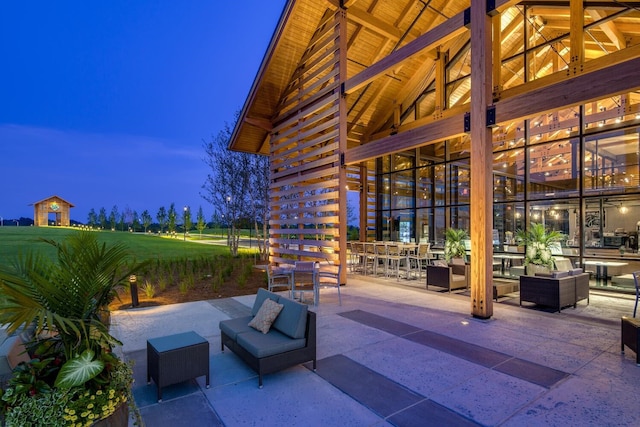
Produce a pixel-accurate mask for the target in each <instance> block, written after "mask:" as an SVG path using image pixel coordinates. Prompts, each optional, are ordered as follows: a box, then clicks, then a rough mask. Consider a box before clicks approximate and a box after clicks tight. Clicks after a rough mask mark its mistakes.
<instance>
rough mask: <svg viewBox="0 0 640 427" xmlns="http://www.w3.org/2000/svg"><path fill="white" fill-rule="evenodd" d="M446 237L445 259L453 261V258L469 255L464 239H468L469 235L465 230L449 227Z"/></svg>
mask: <svg viewBox="0 0 640 427" xmlns="http://www.w3.org/2000/svg"><path fill="white" fill-rule="evenodd" d="M444 237H445V241H444V259H445V260H446V261H447V262H449V261H451V258H464V257H465V256H466V255H467V250H466V248H465V246H464V240H466V239H468V238H469V235H468V234H467V232H466V231H465V230H463V229H460V228H458V229H456V228H448V229H447V231H446V232H445V235H444Z"/></svg>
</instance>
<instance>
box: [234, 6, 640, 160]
mask: <svg viewBox="0 0 640 427" xmlns="http://www.w3.org/2000/svg"><path fill="white" fill-rule="evenodd" d="M339 3H340V2H339V1H338V0H291V1H289V2H288V3H287V4H286V5H285V8H284V10H283V14H282V17H281V20H280V22H279V24H278V27H277V28H276V29H275V32H274V36H273V38H272V40H271V44H270V46H269V48H268V50H267V52H266V55H265V58H264V60H263V63H262V65H261V68H260V70H259V72H258V76H257V78H256V80H255V82H254V84H253V87H252V88H251V91H250V94H249V97H248V98H247V101H246V103H245V105H244V108H243V110H242V112H241V116H240V121H239V122H238V124H237V125H236V128H235V129H234V134H233V136H232V141H231V146H232V148H234V149H236V150H239V151H247V152H254V153H257V152H260V153H263V154H266V153H267V152H268V141H269V139H268V138H269V134H270V130H271V129H272V128H273V127H274V126H276V125H277V123H274V120H275V118H276V117H278V116H280V117H282V111H280V110H279V105H280V103H281V101H282V99H281V98H282V95H283V93H285V91H286V89H287V87H288V86H289V85H290V84H291V81H292V76H293V75H294V74H295V71H296V69H297V68H298V67H300V66H307V65H308V66H312V64H301V63H300V60H301V58H302V57H303V54H304V52H305V51H306V50H307V49H308V48H309V47H310V45H311V44H312V43H313V38H314V35H315V34H316V32H317V31H318V28H319V27H320V25H321V23H322V22H324V20H325V19H326V17H327V16H331V15H332V14H333V13H334V12H335V10H337V8H338V7H339ZM343 3H344V6H345V7H346V16H347V22H348V28H347V38H348V40H347V46H348V50H347V61H348V65H347V75H348V78H349V79H351V78H352V77H354V76H356V75H358V74H359V73H361V72H363V71H365V70H367V69H369V67H371V66H373V65H374V64H376V63H379V62H380V61H381V60H383V59H384V58H388V57H389V55H392V54H393V53H394V52H397V51H398V49H400V48H403V47H405V46H407V45H408V44H409V43H411V42H412V41H414V40H416V39H417V38H418V37H420V36H421V35H423V34H425V33H427V32H429V31H431V30H433V29H434V28H436V27H438V26H442V25H443V24H444V23H447V22H451V21H452V20H453V18H454V17H457V16H461V14H462V13H463V12H464V10H465V9H467V8H469V7H470V1H462V0H349V1H343ZM500 3H501V4H502V3H509V4H512V5H513V6H511V7H509V8H507V9H506V10H505V11H504V12H503V13H502V15H501V22H500V31H501V39H502V44H501V57H502V65H501V77H500V82H499V85H496V84H495V82H494V86H496V87H500V88H501V89H509V88H513V87H516V86H517V85H519V84H522V83H524V82H525V81H532V80H535V79H539V78H541V77H544V76H547V75H549V74H551V73H553V72H557V71H559V70H562V69H564V68H566V67H567V65H568V64H569V63H570V62H571V58H570V57H569V55H570V54H571V50H570V42H571V40H570V37H569V29H570V25H571V20H570V15H569V1H566V0H565V1H560V0H540V1H524V2H520V3H516V2H508V1H502V2H500ZM583 8H584V24H585V31H584V61H590V60H593V59H597V58H600V57H602V56H605V55H608V54H611V53H613V52H616V51H620V50H623V49H628V48H634V47H636V48H637V47H639V46H640V2H618V1H584V2H583ZM469 34H470V32H469V31H468V30H466V29H462V30H460V31H457V32H454V33H453V36H452V37H447V38H445V39H444V40H443V41H442V42H441V43H437V44H436V45H434V46H432V47H430V48H428V49H424V50H422V51H419V52H417V53H416V54H414V55H412V56H411V57H410V58H409V59H407V60H405V61H402V62H400V63H399V64H397V65H396V66H394V67H392V68H390V69H389V70H387V71H386V72H385V73H384V74H383V75H381V76H379V77H377V78H375V79H373V80H371V81H368V82H366V84H363V85H361V86H359V87H357V89H356V90H353V91H350V92H349V93H348V95H347V98H346V100H347V110H348V120H347V122H348V124H347V130H348V137H347V138H348V146H349V147H354V146H357V145H361V144H366V143H368V142H370V141H372V140H375V139H378V138H380V137H382V136H387V135H389V134H390V133H392V132H393V130H394V129H393V128H392V126H393V125H394V122H397V121H398V120H401V123H402V124H408V123H410V122H411V121H412V120H416V119H418V118H421V117H426V116H429V115H433V114H434V113H435V108H436V104H437V102H436V100H435V98H434V97H433V95H432V92H433V91H432V90H430V89H431V88H433V85H434V82H435V79H436V58H437V57H438V55H439V54H444V53H446V54H447V55H448V58H449V60H448V65H447V68H446V73H447V79H448V81H449V82H451V84H450V87H449V88H448V92H447V93H448V96H447V105H446V108H455V107H456V106H459V105H463V104H465V103H468V102H469V98H470V87H469V86H470V85H469V80H470V79H469V78H468V75H469V72H470V71H469V70H470V58H469V56H470V53H469ZM525 41H526V43H525ZM525 45H526V46H527V48H528V49H529V50H528V51H527V55H526V59H525V55H524V54H523V52H524V49H525ZM636 51H638V49H636ZM525 64H526V65H525ZM525 67H526V68H525ZM496 96H499V93H498V94H496ZM630 97H631V98H632V99H630V101H631V102H633V103H639V102H640V96H639V95H638V94H637V93H632V94H630ZM416 105H417V108H416Z"/></svg>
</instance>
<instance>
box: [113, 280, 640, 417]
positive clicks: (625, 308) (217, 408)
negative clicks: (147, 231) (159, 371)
mask: <svg viewBox="0 0 640 427" xmlns="http://www.w3.org/2000/svg"><path fill="white" fill-rule="evenodd" d="M321 295H322V297H321V303H320V305H319V306H318V307H317V308H313V309H314V310H315V311H316V312H317V314H318V370H317V372H315V373H314V372H313V371H311V370H310V369H309V366H302V365H301V366H297V367H294V368H291V369H287V370H285V371H282V372H279V373H276V374H271V375H267V376H265V380H264V388H263V389H259V388H258V385H257V376H256V374H255V373H254V372H253V371H252V370H250V369H249V368H247V367H246V366H245V365H244V363H243V362H242V361H240V360H239V359H238V358H237V357H236V356H235V355H233V353H231V352H230V351H228V350H227V351H226V352H224V353H222V352H221V351H220V332H219V329H218V322H219V321H220V320H222V319H226V318H229V317H236V316H237V315H241V314H242V313H246V312H247V311H248V309H249V307H250V306H251V305H252V302H253V296H243V297H236V298H232V299H227V300H215V301H210V302H206V301H202V302H194V303H187V304H177V305H172V306H163V307H154V308H144V309H136V310H129V311H119V312H115V313H114V314H113V317H112V319H113V323H114V329H113V332H114V334H115V335H116V336H117V337H119V338H120V339H121V340H122V341H123V342H124V347H123V350H124V352H125V354H126V356H127V357H129V358H131V359H134V360H135V361H136V366H135V369H134V374H135V377H136V386H135V389H134V395H135V398H136V402H137V403H138V405H139V406H140V407H141V411H142V414H143V417H144V419H145V421H146V423H147V425H149V426H154V427H155V426H190V427H193V426H209V425H210V426H216V425H226V426H236V425H261V426H264V425H300V426H309V425H323V426H330V425H340V426H343V425H354V426H355V425H357V426H382V425H397V426H414V425H421V426H422V425H487V426H488V425H492V426H493V425H499V426H522V425H527V426H535V425H545V426H547V425H552V426H553V425H562V426H564V427H566V426H584V425H599V426H607V425H611V426H613V425H616V426H620V425H629V426H631V425H640V407H639V406H638V404H637V403H638V399H637V397H638V396H639V395H640V368H639V367H637V366H636V365H635V355H634V354H633V352H632V351H630V350H627V352H626V353H625V354H620V343H619V334H620V332H619V327H620V326H619V325H620V320H619V319H620V315H621V314H628V313H630V312H631V311H632V310H633V302H634V300H633V299H630V298H628V297H624V296H623V297H614V296H611V295H600V294H593V295H592V298H591V304H590V305H589V306H586V304H585V303H584V302H583V303H580V304H578V308H577V309H573V308H567V309H565V310H563V311H562V313H560V314H558V313H547V312H545V311H540V310H537V309H534V308H521V307H518V306H517V305H514V304H513V302H512V303H506V304H505V303H500V304H496V305H495V306H494V307H495V310H494V316H493V318H492V319H491V320H488V321H480V320H476V319H474V318H472V317H471V316H470V315H469V311H470V307H469V299H468V297H464V296H461V295H455V294H453V295H448V294H441V293H438V292H432V291H426V290H421V289H418V288H417V287H416V288H412V287H408V286H402V285H397V284H396V282H395V280H393V281H385V280H379V279H371V278H368V277H367V278H363V277H360V276H351V275H350V276H349V277H348V286H345V287H344V288H343V289H342V302H343V304H342V306H339V305H338V303H337V294H336V293H335V290H325V291H322V294H321ZM188 330H195V331H196V332H198V333H199V334H200V335H202V336H204V337H205V338H207V339H208V340H209V342H210V352H211V362H210V363H211V388H210V389H205V388H204V378H199V379H197V381H190V382H186V383H183V384H178V385H174V386H169V387H166V388H165V389H164V392H163V403H161V404H158V403H157V402H156V401H155V399H156V388H155V385H154V384H152V385H149V386H148V385H146V350H145V349H146V339H148V338H152V337H157V336H162V335H168V334H172V333H177V332H184V331H188Z"/></svg>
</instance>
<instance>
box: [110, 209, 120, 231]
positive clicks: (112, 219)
mask: <svg viewBox="0 0 640 427" xmlns="http://www.w3.org/2000/svg"><path fill="white" fill-rule="evenodd" d="M117 220H118V206H117V205H113V207H112V208H111V213H110V214H109V225H110V226H111V231H114V230H115V229H116V221H117Z"/></svg>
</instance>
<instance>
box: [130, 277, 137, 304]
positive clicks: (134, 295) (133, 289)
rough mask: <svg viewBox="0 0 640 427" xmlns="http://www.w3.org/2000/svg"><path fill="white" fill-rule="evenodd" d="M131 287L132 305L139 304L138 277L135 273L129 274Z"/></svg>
mask: <svg viewBox="0 0 640 427" xmlns="http://www.w3.org/2000/svg"><path fill="white" fill-rule="evenodd" d="M129 288H130V290H131V307H137V306H138V278H137V277H136V275H135V274H132V275H131V276H129Z"/></svg>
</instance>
